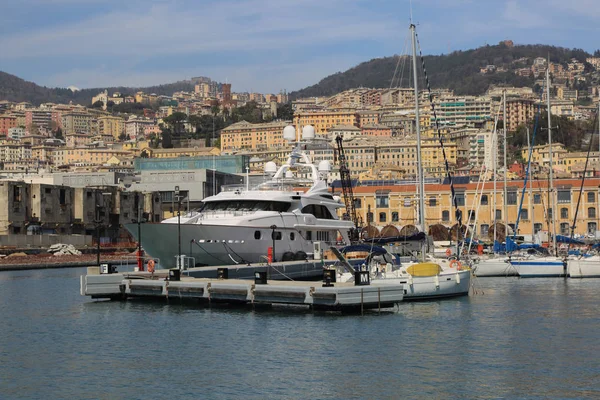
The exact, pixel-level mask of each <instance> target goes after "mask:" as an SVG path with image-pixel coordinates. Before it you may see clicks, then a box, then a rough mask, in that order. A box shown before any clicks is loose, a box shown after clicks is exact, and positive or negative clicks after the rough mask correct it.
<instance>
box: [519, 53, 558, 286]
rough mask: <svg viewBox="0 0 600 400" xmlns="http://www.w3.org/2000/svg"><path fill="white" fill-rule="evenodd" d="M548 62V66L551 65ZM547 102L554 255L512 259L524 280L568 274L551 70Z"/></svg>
mask: <svg viewBox="0 0 600 400" xmlns="http://www.w3.org/2000/svg"><path fill="white" fill-rule="evenodd" d="M549 61H550V60H548V65H550V62H549ZM546 97H547V98H546V100H547V102H548V103H547V105H548V146H549V153H548V157H549V158H550V160H549V162H550V172H549V175H550V176H549V178H550V179H549V188H548V191H549V193H550V198H551V201H550V204H549V206H551V207H552V210H553V215H552V226H553V232H552V250H553V254H554V255H549V256H544V257H540V256H538V255H537V254H527V255H524V256H516V257H511V258H510V264H511V265H512V266H513V267H515V269H516V270H517V272H518V273H519V276H520V277H522V278H535V277H561V276H565V274H566V269H567V268H566V262H565V261H564V260H563V259H562V258H560V257H558V256H557V248H556V193H555V192H554V171H553V166H554V164H553V160H552V120H551V116H550V109H551V108H550V69H549V68H548V69H547V70H546Z"/></svg>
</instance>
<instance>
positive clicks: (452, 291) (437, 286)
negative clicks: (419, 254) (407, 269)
mask: <svg viewBox="0 0 600 400" xmlns="http://www.w3.org/2000/svg"><path fill="white" fill-rule="evenodd" d="M390 284H393V285H397V284H403V285H404V301H418V300H430V299H441V298H448V297H457V296H467V295H468V294H469V288H470V287H471V271H470V270H463V271H458V270H455V271H444V272H442V273H440V274H439V275H436V276H420V277H413V278H412V279H409V278H407V277H402V278H387V277H382V278H375V279H373V280H372V281H371V285H373V286H377V285H390Z"/></svg>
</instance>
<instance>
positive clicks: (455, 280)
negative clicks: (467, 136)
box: [339, 24, 471, 301]
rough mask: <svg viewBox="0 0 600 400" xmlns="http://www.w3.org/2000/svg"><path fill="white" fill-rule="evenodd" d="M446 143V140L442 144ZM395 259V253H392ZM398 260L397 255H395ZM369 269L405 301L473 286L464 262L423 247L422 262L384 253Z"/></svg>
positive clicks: (347, 277) (422, 205)
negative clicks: (427, 252) (438, 255)
mask: <svg viewBox="0 0 600 400" xmlns="http://www.w3.org/2000/svg"><path fill="white" fill-rule="evenodd" d="M415 29H416V27H415V25H414V24H411V25H410V30H411V35H412V51H413V69H414V74H413V76H414V86H415V120H416V134H417V185H418V188H419V189H418V192H419V216H418V218H419V221H418V225H419V226H420V228H421V231H424V228H425V185H424V177H423V165H422V157H421V129H420V124H419V121H420V119H419V89H418V78H417V73H416V71H417V47H416V31H415ZM441 146H443V143H441ZM392 258H393V256H392ZM396 259H397V258H396ZM370 261H371V262H370V265H364V268H368V269H369V271H370V275H371V285H389V284H404V285H405V289H404V300H408V301H410V300H426V299H438V298H445V297H455V296H465V295H468V294H469V288H470V286H471V269H470V267H469V266H468V265H466V264H465V265H464V266H463V265H462V264H461V263H460V261H459V260H455V259H453V260H449V259H436V258H433V257H428V258H425V251H424V248H422V251H421V260H420V261H419V262H409V263H402V264H400V263H398V264H396V265H394V264H392V263H390V262H389V258H386V257H385V255H383V256H381V257H371V258H370ZM352 279H354V276H353V275H351V274H350V273H347V272H342V273H340V276H339V280H340V281H348V280H352Z"/></svg>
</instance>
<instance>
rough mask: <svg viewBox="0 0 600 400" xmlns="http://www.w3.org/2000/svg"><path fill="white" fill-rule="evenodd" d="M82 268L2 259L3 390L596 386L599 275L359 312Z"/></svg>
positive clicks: (202, 392)
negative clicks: (125, 285)
mask: <svg viewBox="0 0 600 400" xmlns="http://www.w3.org/2000/svg"><path fill="white" fill-rule="evenodd" d="M85 271H86V270H85V269H84V268H78V269H59V270H37V271H17V272H0V313H1V315H2V323H1V324H0V334H1V341H0V380H1V384H0V398H1V399H40V398H43V399H65V398H73V399H114V398H124V399H155V398H157V399H159V398H175V399H188V398H189V399H198V398H206V399H231V398H244V399H279V398H281V399H354V398H357V399H396V398H443V399H446V398H540V399H541V398H585V397H589V398H598V397H600V372H599V371H600V346H599V345H598V343H600V318H599V316H598V314H599V310H600V307H598V305H599V304H600V301H599V299H598V297H599V294H600V280H594V279H589V280H564V279H518V278H490V279H478V280H476V285H477V288H478V293H477V294H475V295H473V296H470V297H462V298H456V299H450V300H443V301H433V302H421V303H402V304H399V306H398V307H396V308H394V309H390V310H388V311H386V312H382V313H381V315H378V313H377V312H370V313H368V314H366V315H365V316H360V315H341V314H337V313H312V312H310V311H305V310H303V309H302V310H300V309H298V308H274V309H269V310H252V309H248V308H230V307H229V308H228V307H218V308H215V307H213V308H204V307H201V306H199V305H195V304H189V303H188V304H183V305H182V304H178V303H177V302H171V303H169V304H167V303H165V302H156V301H155V302H143V301H139V300H134V301H128V302H109V301H94V300H91V299H90V298H87V297H82V296H81V295H80V294H79V276H80V275H82V274H85ZM481 292H483V293H481Z"/></svg>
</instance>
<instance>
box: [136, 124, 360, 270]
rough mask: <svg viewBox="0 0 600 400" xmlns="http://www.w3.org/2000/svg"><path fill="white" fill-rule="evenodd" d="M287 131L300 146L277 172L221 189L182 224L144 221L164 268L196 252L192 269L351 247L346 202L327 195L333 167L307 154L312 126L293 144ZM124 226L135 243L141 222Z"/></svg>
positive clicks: (269, 166) (268, 169)
mask: <svg viewBox="0 0 600 400" xmlns="http://www.w3.org/2000/svg"><path fill="white" fill-rule="evenodd" d="M283 136H284V139H286V140H288V141H289V142H290V143H294V144H295V147H294V150H293V151H292V152H291V154H290V156H289V158H288V160H287V162H286V163H285V164H283V165H282V166H281V167H280V168H279V169H277V166H276V165H275V163H273V162H268V163H266V165H265V173H266V174H267V175H270V176H271V178H270V179H269V180H268V181H266V182H264V183H262V184H261V185H259V186H258V187H255V188H248V187H247V186H246V187H243V186H236V187H230V188H226V187H224V190H223V191H222V192H220V193H218V194H216V195H214V196H210V197H207V198H205V199H204V200H203V206H202V208H200V209H199V210H197V211H196V212H193V213H190V214H187V215H185V216H182V217H180V219H179V222H178V217H173V218H169V219H166V220H164V221H162V222H160V223H146V224H143V225H142V227H141V228H142V233H141V237H142V246H143V248H144V250H145V251H146V252H147V253H148V255H150V256H151V257H153V258H155V259H158V262H159V264H160V267H161V268H173V267H176V266H179V263H178V262H177V260H178V259H179V258H178V256H181V253H183V254H184V255H186V256H188V257H192V260H193V262H192V263H193V265H194V266H215V265H235V264H248V263H256V262H261V261H265V260H266V258H267V255H268V253H269V252H270V251H272V258H273V260H276V261H290V260H302V259H305V258H307V257H311V258H312V256H313V253H314V248H315V246H314V242H322V245H323V246H330V245H333V244H342V245H344V244H349V231H350V230H351V229H353V228H354V224H353V223H352V222H351V221H346V220H341V219H339V218H338V217H337V213H336V210H337V209H338V208H341V207H344V205H343V203H342V202H341V199H340V198H339V197H337V196H336V197H334V196H332V194H331V193H330V192H329V188H328V185H327V177H328V175H329V173H330V171H331V165H330V164H329V162H328V161H321V162H320V163H319V166H318V167H317V166H315V165H314V164H313V163H312V162H311V160H310V158H309V156H308V154H307V153H306V151H305V149H306V146H307V144H309V143H310V142H312V141H313V140H314V137H315V131H314V128H313V127H312V126H305V127H304V128H303V130H302V141H296V128H295V127H293V126H287V127H286V128H285V129H284V131H283ZM126 228H127V229H128V230H129V232H130V233H131V234H132V235H133V236H134V238H135V239H136V240H138V237H137V228H138V227H137V224H128V225H126ZM338 241H339V242H341V243H338ZM269 248H271V250H270V249H269ZM187 250H192V251H191V252H192V253H193V254H187V253H188V251H187Z"/></svg>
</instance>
